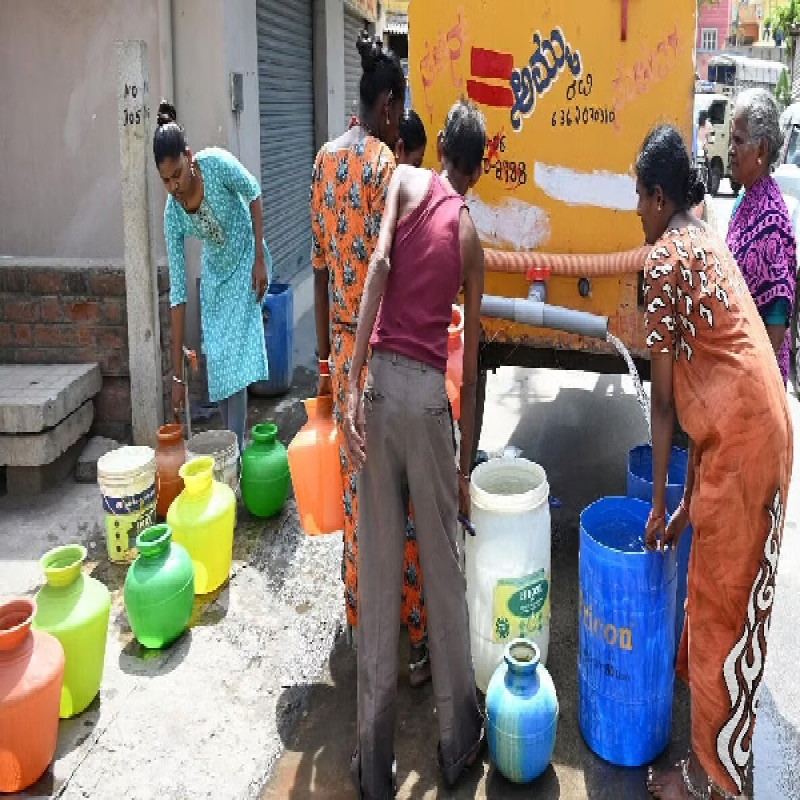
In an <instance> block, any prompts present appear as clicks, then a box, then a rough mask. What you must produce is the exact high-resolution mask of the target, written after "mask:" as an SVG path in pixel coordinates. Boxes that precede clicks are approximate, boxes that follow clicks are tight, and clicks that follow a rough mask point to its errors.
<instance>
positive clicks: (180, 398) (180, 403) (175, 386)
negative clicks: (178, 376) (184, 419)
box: [172, 380, 186, 422]
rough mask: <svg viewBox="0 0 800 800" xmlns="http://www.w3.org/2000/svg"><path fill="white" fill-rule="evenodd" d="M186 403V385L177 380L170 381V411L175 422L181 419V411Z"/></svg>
mask: <svg viewBox="0 0 800 800" xmlns="http://www.w3.org/2000/svg"><path fill="white" fill-rule="evenodd" d="M185 405H186V386H185V385H184V384H183V383H178V381H176V380H173V381H172V413H173V415H174V417H175V422H180V421H181V416H180V414H181V411H183V410H184V407H185Z"/></svg>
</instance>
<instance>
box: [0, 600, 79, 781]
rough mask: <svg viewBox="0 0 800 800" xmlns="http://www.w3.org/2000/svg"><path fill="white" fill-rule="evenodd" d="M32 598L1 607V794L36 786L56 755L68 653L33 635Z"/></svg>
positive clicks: (46, 636)
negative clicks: (63, 681)
mask: <svg viewBox="0 0 800 800" xmlns="http://www.w3.org/2000/svg"><path fill="white" fill-rule="evenodd" d="M35 613H36V604H35V603H34V602H33V600H31V599H30V598H27V597H25V598H19V599H16V600H10V601H8V602H7V603H3V604H2V605H0V792H18V791H20V790H22V789H25V788H26V787H27V786H30V785H31V784H32V783H35V782H36V781H37V780H39V778H40V777H41V775H42V773H43V772H44V771H45V770H46V769H47V766H48V764H49V763H50V762H51V761H52V760H53V755H54V754H55V752H56V739H57V737H58V708H59V703H60V701H61V682H62V680H63V678H64V651H63V650H62V648H61V645H60V644H59V642H58V640H57V639H56V638H55V637H53V636H51V635H50V634H49V633H44V632H42V631H32V630H31V623H32V622H33V617H34V614H35Z"/></svg>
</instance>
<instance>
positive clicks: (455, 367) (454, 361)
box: [444, 306, 464, 420]
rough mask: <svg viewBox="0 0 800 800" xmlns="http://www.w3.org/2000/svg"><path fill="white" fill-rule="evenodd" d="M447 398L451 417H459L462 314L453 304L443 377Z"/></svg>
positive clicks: (462, 367)
mask: <svg viewBox="0 0 800 800" xmlns="http://www.w3.org/2000/svg"><path fill="white" fill-rule="evenodd" d="M444 383H445V388H446V389H447V398H448V399H449V400H450V407H451V408H452V409H453V419H456V420H458V419H461V387H462V385H463V383H464V314H463V313H462V311H461V309H460V308H459V307H458V306H453V316H452V318H451V321H450V327H449V328H448V329H447V372H446V373H445V377H444Z"/></svg>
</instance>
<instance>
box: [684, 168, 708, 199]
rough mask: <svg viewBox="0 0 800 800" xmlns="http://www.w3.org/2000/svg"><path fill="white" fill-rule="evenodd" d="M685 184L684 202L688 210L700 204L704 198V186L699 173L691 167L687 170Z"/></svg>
mask: <svg viewBox="0 0 800 800" xmlns="http://www.w3.org/2000/svg"><path fill="white" fill-rule="evenodd" d="M687 183H688V187H687V190H686V200H687V202H688V205H689V208H694V207H695V206H696V205H698V204H699V203H702V202H703V199H704V198H705V196H706V187H705V184H704V183H703V181H701V180H700V173H699V172H698V171H697V169H696V168H694V167H692V168H691V169H690V170H689V180H688V182H687Z"/></svg>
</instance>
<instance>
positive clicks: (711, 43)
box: [700, 28, 717, 50]
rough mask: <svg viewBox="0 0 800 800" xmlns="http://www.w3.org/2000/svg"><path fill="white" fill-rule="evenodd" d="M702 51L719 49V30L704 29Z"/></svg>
mask: <svg viewBox="0 0 800 800" xmlns="http://www.w3.org/2000/svg"><path fill="white" fill-rule="evenodd" d="M700 49H701V50H716V49H717V29H716V28H703V30H702V32H701V35H700Z"/></svg>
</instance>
